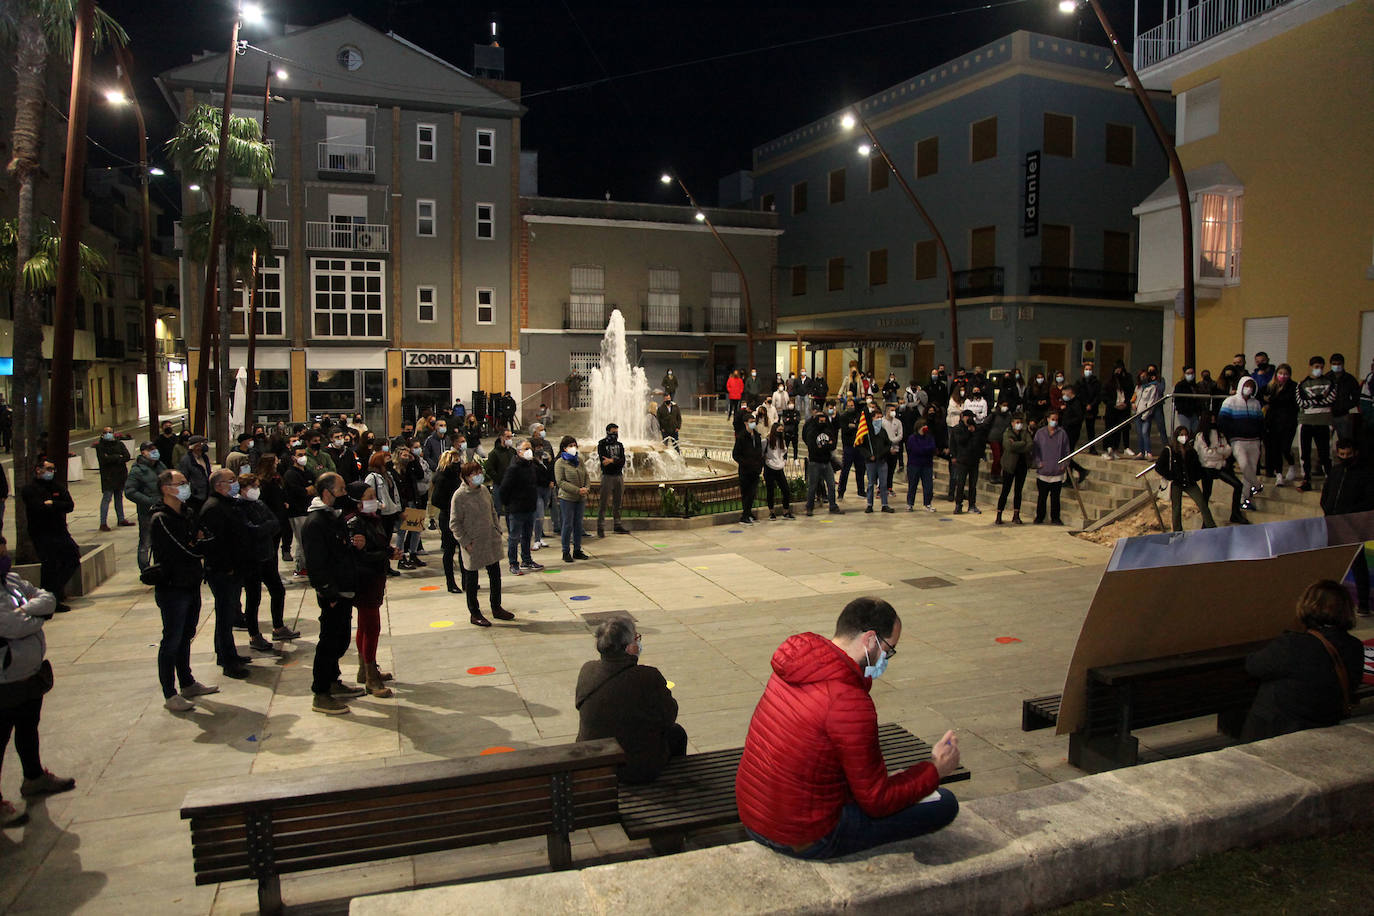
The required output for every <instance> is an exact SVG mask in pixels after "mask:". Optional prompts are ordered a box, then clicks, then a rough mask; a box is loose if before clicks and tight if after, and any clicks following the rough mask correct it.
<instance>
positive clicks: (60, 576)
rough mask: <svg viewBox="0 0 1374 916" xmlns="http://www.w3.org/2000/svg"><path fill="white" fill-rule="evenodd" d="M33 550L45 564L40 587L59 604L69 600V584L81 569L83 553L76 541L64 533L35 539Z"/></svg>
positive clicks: (40, 574) (39, 581) (39, 579)
mask: <svg viewBox="0 0 1374 916" xmlns="http://www.w3.org/2000/svg"><path fill="white" fill-rule="evenodd" d="M33 549H34V550H35V551H36V552H37V553H38V559H39V560H40V561H41V562H42V564H43V565H42V568H41V570H40V572H39V576H38V584H39V586H40V587H41V588H42V589H43V590H44V591H48V592H52V593H53V597H55V598H56V599H57V600H58V602H59V603H61V602H63V601H65V600H67V582H68V580H70V579H71V577H72V576H73V575H75V574H76V571H77V570H78V569H80V568H81V551H79V550H78V549H77V547H76V541H73V540H72V536H71V535H70V534H67V533H66V532H65V531H64V532H62V533H61V534H54V535H48V536H46V537H41V538H34V539H33Z"/></svg>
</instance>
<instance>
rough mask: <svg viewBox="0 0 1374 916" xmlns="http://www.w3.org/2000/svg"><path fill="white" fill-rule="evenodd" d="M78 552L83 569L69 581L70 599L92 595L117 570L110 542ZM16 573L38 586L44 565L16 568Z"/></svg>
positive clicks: (91, 545)
mask: <svg viewBox="0 0 1374 916" xmlns="http://www.w3.org/2000/svg"><path fill="white" fill-rule="evenodd" d="M77 550H79V551H80V552H81V567H80V568H79V569H78V570H77V571H76V572H75V573H73V574H72V577H71V579H69V580H67V597H68V598H81V597H84V596H86V595H89V594H91V593H92V592H94V591H95V590H96V588H97V587H98V586H100V585H101V584H102V583H104V582H105V581H106V580H107V579H109V578H110V577H111V576H113V575H114V574H115V569H116V565H115V549H114V544H112V543H110V542H108V541H107V542H105V543H103V544H88V545H87V546H85V547H81V546H78V547H77ZM14 571H15V572H17V573H19V575H21V576H23V577H24V578H25V579H27V580H28V581H30V582H32V583H33V584H34V585H37V584H38V583H39V581H40V579H41V572H42V565H41V564H39V563H25V564H23V565H21V566H16V567H15V568H14Z"/></svg>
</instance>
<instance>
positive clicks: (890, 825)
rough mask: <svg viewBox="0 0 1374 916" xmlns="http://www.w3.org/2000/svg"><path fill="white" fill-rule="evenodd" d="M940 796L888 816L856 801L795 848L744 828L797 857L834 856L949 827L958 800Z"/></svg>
mask: <svg viewBox="0 0 1374 916" xmlns="http://www.w3.org/2000/svg"><path fill="white" fill-rule="evenodd" d="M937 791H938V792H939V794H940V797H939V798H938V799H935V800H932V801H928V802H917V803H916V804H914V805H912V806H911V807H909V808H904V809H903V810H901V811H898V812H897V813H896V814H892V815H889V816H887V817H869V816H868V815H867V814H864V812H863V809H861V808H860V807H859V806H858V804H856V803H855V802H850V803H849V804H847V805H845V806H844V807H843V808H841V809H840V821H839V823H837V824H836V825H835V829H834V830H831V831H830V832H829V833H828V834H826V835H825V836H823V837H821V838H820V839H819V840H817V841H816V842H814V843H812V844H811V845H810V846H807V847H805V848H804V849H793V848H792V847H791V846H785V845H783V844H781V843H774V842H773V841H772V840H769V839H766V838H765V837H761V836H759V835H758V834H757V833H755V832H754V831H752V830H749V829H748V828H745V831H746V832H747V833H748V834H749V836H750V837H751V838H752V839H753V840H754V841H755V842H758V843H762V844H763V845H764V846H767V847H768V848H769V849H772V850H774V851H775V852H780V853H782V854H783V855H785V856H791V857H792V858H794V859H834V858H838V857H839V856H847V855H849V854H850V853H855V852H861V851H862V850H865V849H871V848H872V847H874V846H881V845H883V844H884V843H896V842H897V841H899V840H909V839H911V838H912V837H917V836H921V835H922V834H926V833H934V832H935V831H936V830H939V829H940V828H942V827H946V826H948V825H949V824H950V822H951V821H953V820H954V818H955V816H956V815H958V813H959V800H958V799H957V798H955V797H954V793H953V792H951V791H949V790H948V789H944V788H941V789H938V790H937Z"/></svg>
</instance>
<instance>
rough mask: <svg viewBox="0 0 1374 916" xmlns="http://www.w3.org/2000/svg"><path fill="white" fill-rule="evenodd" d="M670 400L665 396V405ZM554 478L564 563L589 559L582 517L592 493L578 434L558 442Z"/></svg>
mask: <svg viewBox="0 0 1374 916" xmlns="http://www.w3.org/2000/svg"><path fill="white" fill-rule="evenodd" d="M667 403H668V402H667V400H666V399H665V400H664V404H665V405H666V404H667ZM553 480H554V485H555V487H556V489H557V491H558V511H559V515H560V517H561V522H560V524H559V531H560V536H561V537H562V539H563V562H564V563H571V562H573V561H574V560H590V559H591V557H589V556H587V555H586V554H585V553H583V552H582V517H583V514H584V513H585V512H586V507H587V494H588V493H589V492H591V480H590V478H589V477H588V475H587V468H586V467H585V466H584V465H583V464H582V459H581V458H579V457H578V456H577V439H576V437H574V436H564V437H563V439H562V441H560V442H559V443H558V459H557V460H556V461H554V464H553Z"/></svg>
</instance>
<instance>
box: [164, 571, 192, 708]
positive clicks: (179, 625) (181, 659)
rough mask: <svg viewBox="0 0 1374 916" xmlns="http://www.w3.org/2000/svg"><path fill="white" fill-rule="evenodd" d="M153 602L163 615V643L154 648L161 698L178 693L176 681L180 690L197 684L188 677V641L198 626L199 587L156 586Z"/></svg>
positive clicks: (189, 654)
mask: <svg viewBox="0 0 1374 916" xmlns="http://www.w3.org/2000/svg"><path fill="white" fill-rule="evenodd" d="M153 600H154V601H156V602H157V609H158V610H159V611H161V612H162V641H161V642H160V643H158V646H157V679H158V681H159V682H161V684H162V696H163V698H164V699H166V698H167V697H170V696H172V695H173V694H174V693H176V692H177V686H176V679H177V678H180V679H181V686H182V688H183V689H184V688H186V687H190V686H191V685H192V684H194V683H195V682H196V679H195V678H194V677H192V676H191V640H192V638H194V637H195V635H196V626H197V625H198V624H199V623H200V588H199V587H197V588H182V587H178V586H175V585H159V586H158V587H157V588H155V589H153Z"/></svg>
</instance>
